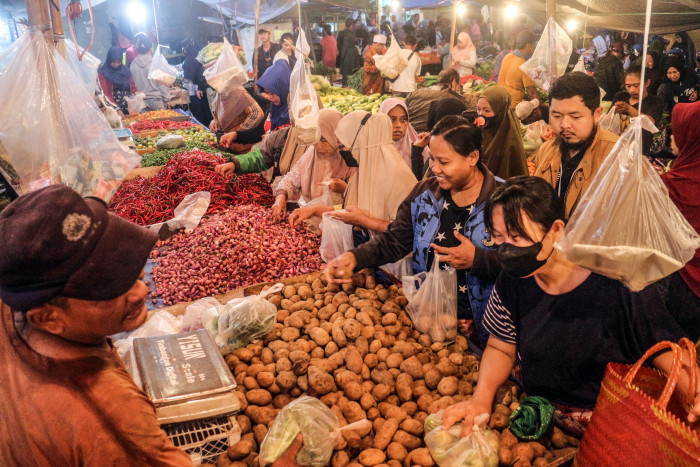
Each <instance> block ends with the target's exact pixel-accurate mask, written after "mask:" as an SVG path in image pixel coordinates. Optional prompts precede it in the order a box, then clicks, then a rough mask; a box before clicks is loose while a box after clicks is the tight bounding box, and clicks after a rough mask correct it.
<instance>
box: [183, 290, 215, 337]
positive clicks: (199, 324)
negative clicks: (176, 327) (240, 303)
mask: <svg viewBox="0 0 700 467" xmlns="http://www.w3.org/2000/svg"><path fill="white" fill-rule="evenodd" d="M217 306H221V303H219V301H218V300H217V299H215V298H214V297H205V298H200V299H199V300H197V301H196V302H194V303H193V304H191V305H189V306H188V307H187V308H186V309H185V314H184V316H183V317H182V332H189V331H196V330H197V329H203V328H204V327H205V322H204V319H203V318H204V316H205V312H206V311H207V310H208V309H209V308H213V307H217Z"/></svg>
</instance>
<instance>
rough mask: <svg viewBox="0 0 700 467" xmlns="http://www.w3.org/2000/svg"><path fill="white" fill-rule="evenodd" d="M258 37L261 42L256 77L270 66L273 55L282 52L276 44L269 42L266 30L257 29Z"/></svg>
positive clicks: (268, 31)
mask: <svg viewBox="0 0 700 467" xmlns="http://www.w3.org/2000/svg"><path fill="white" fill-rule="evenodd" d="M258 36H260V41H261V42H262V45H260V47H258V77H260V76H262V75H263V74H264V73H265V70H267V69H268V68H270V67H271V66H272V61H273V59H274V58H275V55H277V52H279V51H280V50H282V47H281V46H280V45H279V44H278V43H276V42H275V43H274V44H273V43H272V42H270V30H269V29H267V28H260V29H258Z"/></svg>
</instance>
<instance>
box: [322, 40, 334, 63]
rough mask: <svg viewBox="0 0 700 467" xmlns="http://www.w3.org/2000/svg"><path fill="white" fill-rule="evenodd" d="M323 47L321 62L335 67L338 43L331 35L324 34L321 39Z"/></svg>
mask: <svg viewBox="0 0 700 467" xmlns="http://www.w3.org/2000/svg"><path fill="white" fill-rule="evenodd" d="M321 47H323V64H324V65H326V66H329V67H331V68H335V59H336V56H337V55H338V43H337V42H336V40H335V37H333V36H325V37H324V38H323V39H321Z"/></svg>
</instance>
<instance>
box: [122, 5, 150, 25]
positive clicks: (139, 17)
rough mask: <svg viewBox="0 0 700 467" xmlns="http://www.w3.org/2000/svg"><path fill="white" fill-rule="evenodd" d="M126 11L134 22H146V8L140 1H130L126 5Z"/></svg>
mask: <svg viewBox="0 0 700 467" xmlns="http://www.w3.org/2000/svg"><path fill="white" fill-rule="evenodd" d="M126 12H127V14H128V15H129V18H130V19H131V20H132V21H134V22H135V23H139V24H143V23H145V22H146V16H147V15H148V10H146V7H145V6H143V4H142V3H140V2H131V3H129V5H128V6H127V7H126Z"/></svg>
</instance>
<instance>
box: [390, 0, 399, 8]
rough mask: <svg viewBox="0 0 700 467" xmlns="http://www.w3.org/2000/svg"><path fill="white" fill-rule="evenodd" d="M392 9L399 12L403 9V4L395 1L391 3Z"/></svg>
mask: <svg viewBox="0 0 700 467" xmlns="http://www.w3.org/2000/svg"><path fill="white" fill-rule="evenodd" d="M391 9H392V10H393V11H399V10H400V9H401V3H399V0H394V1H393V2H391Z"/></svg>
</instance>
